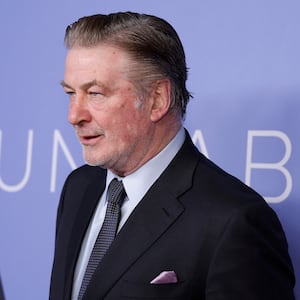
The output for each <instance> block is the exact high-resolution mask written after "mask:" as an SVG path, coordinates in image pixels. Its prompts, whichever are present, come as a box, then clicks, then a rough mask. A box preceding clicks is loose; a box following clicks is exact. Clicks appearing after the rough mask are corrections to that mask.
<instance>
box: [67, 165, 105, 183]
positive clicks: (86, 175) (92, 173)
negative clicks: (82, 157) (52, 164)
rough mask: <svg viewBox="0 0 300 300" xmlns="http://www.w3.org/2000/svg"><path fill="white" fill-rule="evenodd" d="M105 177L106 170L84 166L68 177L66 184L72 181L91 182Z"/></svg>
mask: <svg viewBox="0 0 300 300" xmlns="http://www.w3.org/2000/svg"><path fill="white" fill-rule="evenodd" d="M103 176H106V170H104V169H102V168H100V167H97V166H89V165H83V166H80V167H78V168H77V169H75V170H73V171H72V172H71V173H70V174H69V175H68V177H67V179H66V182H69V181H72V182H74V181H75V182H77V181H80V182H81V183H82V182H91V181H93V180H94V179H98V178H99V179H100V178H102V177H103Z"/></svg>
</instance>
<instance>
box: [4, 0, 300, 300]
mask: <svg viewBox="0 0 300 300" xmlns="http://www.w3.org/2000/svg"><path fill="white" fill-rule="evenodd" d="M121 10H122V11H123V10H133V11H138V12H145V13H148V14H155V15H158V16H161V17H163V18H165V19H167V20H168V21H169V22H170V23H171V24H173V25H174V27H175V28H176V29H177V31H178V33H179V35H180V37H181V39H182V42H183V44H184V46H185V49H186V56H187V63H188V66H189V80H188V87H189V89H190V91H191V92H192V94H193V96H194V98H193V100H192V101H191V103H190V106H189V109H188V114H187V118H186V121H185V126H186V128H188V130H189V131H190V133H191V135H192V137H193V140H194V142H195V144H196V145H197V147H198V148H199V149H200V150H201V151H202V152H203V153H204V154H205V155H207V156H208V157H209V158H211V159H212V160H213V161H215V162H216V163H218V164H219V165H220V166H221V167H222V168H224V169H226V170H227V171H228V172H230V173H232V174H234V175H235V176H237V177H238V178H240V179H241V180H242V181H244V182H246V183H247V184H249V185H250V186H252V187H253V188H255V189H256V190H257V191H259V192H260V193H261V194H262V195H263V196H264V197H265V199H266V200H267V201H268V202H269V203H270V205H271V206H272V208H273V209H274V210H275V211H276V212H277V214H278V216H279V218H280V220H281V222H282V225H283V227H284V229H285V231H286V235H287V239H288V242H289V251H290V254H291V257H292V260H293V263H294V267H295V272H296V276H297V277H298V278H299V279H300V242H299V238H300V225H299V216H300V215H299V211H300V199H299V198H300V155H299V153H300V139H299V134H300V128H299V119H300V118H299V115H300V59H299V55H300V38H299V37H300V19H299V12H300V2H299V0H294V1H293V0H285V1H279V0H278V1H277V0H251V1H250V0H211V1H208V0H187V1H182V0H163V1H150V0H135V1H134V0H119V1H117V0H115V1H114V0H111V1H108V0H106V1H104V0H86V1H80V0H72V1H71V0H62V1H59V0H51V1H39V0H28V1H14V0H1V2H0V17H1V18H0V20H1V26H0V38H1V48H0V67H1V68H0V97H1V106H0V239H1V240H0V241H1V244H0V274H1V280H2V285H3V288H4V292H5V295H6V299H8V300H24V299H25V300H27V299H28V300H43V299H47V298H48V289H49V277H50V271H51V263H52V258H53V247H54V231H55V218H56V208H57V204H58V200H59V194H60V190H61V188H62V185H63V182H64V179H65V177H66V176H67V174H68V173H69V172H70V171H71V170H72V169H74V168H75V167H77V166H79V165H81V164H82V163H83V161H82V158H81V149H80V146H79V144H78V142H77V140H76V137H75V135H74V133H73V130H72V128H71V127H70V125H69V124H68V123H67V120H66V117H67V110H68V100H67V97H66V96H65V95H64V93H63V91H62V89H61V87H60V81H61V79H62V78H63V72H64V59H65V49H64V46H63V36H64V30H65V27H66V26H67V25H68V24H69V23H71V22H73V21H74V20H76V19H77V18H79V17H81V16H83V15H90V14H95V13H108V12H114V11H121ZM295 293H296V295H297V298H298V299H300V284H298V285H297V287H296V289H295Z"/></svg>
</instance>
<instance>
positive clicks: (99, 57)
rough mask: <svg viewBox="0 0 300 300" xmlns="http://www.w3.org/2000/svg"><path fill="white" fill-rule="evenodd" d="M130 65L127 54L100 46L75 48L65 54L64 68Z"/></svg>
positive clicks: (113, 48) (117, 49)
mask: <svg viewBox="0 0 300 300" xmlns="http://www.w3.org/2000/svg"><path fill="white" fill-rule="evenodd" d="M130 63H131V59H130V56H129V54H128V53H127V52H126V51H125V50H123V49H121V48H118V47H116V46H112V45H107V44H100V45H97V46H95V47H88V48H85V47H75V48H71V49H69V50H68V52H67V56H66V68H72V67H89V68H92V67H93V66H97V67H99V66H101V67H102V68H104V67H106V68H108V67H114V66H115V67H117V66H119V67H120V68H125V67H127V66H128V65H129V64H130Z"/></svg>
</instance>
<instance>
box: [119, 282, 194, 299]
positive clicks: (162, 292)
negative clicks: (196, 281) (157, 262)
mask: <svg viewBox="0 0 300 300" xmlns="http://www.w3.org/2000/svg"><path fill="white" fill-rule="evenodd" d="M121 293H122V297H123V298H124V299H132V300H133V299H136V300H137V299H182V300H188V299H189V296H188V294H187V288H186V283H185V282H184V281H181V282H177V283H168V284H150V283H148V284H143V283H133V282H129V281H125V282H124V283H123V285H122V292H121Z"/></svg>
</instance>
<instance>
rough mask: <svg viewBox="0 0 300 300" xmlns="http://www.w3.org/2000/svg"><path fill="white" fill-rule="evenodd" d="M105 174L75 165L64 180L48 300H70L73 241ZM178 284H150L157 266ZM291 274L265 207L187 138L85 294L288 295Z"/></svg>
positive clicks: (229, 298) (217, 298) (283, 298)
mask: <svg viewBox="0 0 300 300" xmlns="http://www.w3.org/2000/svg"><path fill="white" fill-rule="evenodd" d="M105 178H106V171H105V170H103V169H101V168H100V167H90V166H83V167H81V168H79V169H77V170H75V171H74V172H72V173H71V174H70V176H69V177H68V178H67V180H66V183H65V185H64V188H63V191H62V195H61V200H60V204H59V208H58V215H57V228H56V244H55V257H54V263H53V270H52V277H51V288H50V299H51V300H62V299H70V295H71V289H72V280H73V273H74V268H75V264H76V260H77V257H78V254H79V251H80V245H81V242H82V240H83V237H84V234H85V231H86V229H87V227H88V224H89V222H90V219H91V217H92V214H93V211H94V209H95V207H96V205H97V202H98V200H99V198H100V196H101V194H102V193H103V190H104V184H105ZM171 270H173V271H175V272H176V274H177V277H178V283H171V284H160V285H157V284H150V281H151V280H152V279H153V278H155V277H156V276H157V275H158V274H160V273H161V272H162V271H171ZM293 285H294V275H293V269H292V265H291V261H290V258H289V255H288V249H287V242H286V239H285V235H284V233H283V230H282V228H281V225H280V223H279V221H278V219H277V216H276V215H275V213H274V212H273V210H272V209H271V208H270V207H269V206H268V205H267V204H266V203H265V201H264V200H263V199H262V198H261V197H260V196H259V195H258V194H257V193H256V192H254V191H253V190H251V189H250V188H249V187H247V186H246V185H244V184H243V183H241V182H240V181H239V180H237V179H236V178H234V177H232V176H230V175H229V174H227V173H225V172H224V171H223V170H221V169H220V168H218V167H217V166H216V165H215V164H213V163H212V162H211V161H209V160H208V159H206V158H205V157H204V156H203V155H202V154H200V153H199V151H198V150H197V148H196V147H195V146H194V145H193V143H192V141H191V139H190V137H189V136H187V138H186V141H185V143H184V145H183V146H182V148H181V149H180V151H179V152H178V154H177V155H176V157H175V158H174V159H173V160H172V162H171V163H170V165H169V166H168V167H167V169H166V170H165V171H164V172H163V174H162V175H161V176H160V177H159V179H158V180H157V181H156V182H155V183H154V184H153V186H152V187H151V188H150V190H149V191H148V192H147V194H146V195H145V196H144V198H143V199H142V201H141V202H140V203H139V204H138V206H137V207H136V208H135V210H134V211H133V213H132V214H131V216H130V217H129V219H128V220H127V222H126V223H125V225H124V226H123V228H122V229H121V231H120V232H119V234H118V235H117V237H116V239H115V241H114V242H113V244H112V246H111V248H110V249H109V251H108V252H107V254H106V255H105V257H104V258H103V260H102V262H101V264H100V266H99V267H98V269H97V270H96V274H95V276H94V278H93V279H92V282H91V284H90V286H89V288H88V290H87V294H86V297H85V299H88V300H93V299H107V300H118V299H182V300H188V299H198V300H201V299H202V300H204V299H205V300H225V299H226V300H247V299H249V300H250V299H251V300H260V299H261V300H276V299H278V300H279V299H280V300H290V299H294V296H293Z"/></svg>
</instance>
